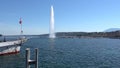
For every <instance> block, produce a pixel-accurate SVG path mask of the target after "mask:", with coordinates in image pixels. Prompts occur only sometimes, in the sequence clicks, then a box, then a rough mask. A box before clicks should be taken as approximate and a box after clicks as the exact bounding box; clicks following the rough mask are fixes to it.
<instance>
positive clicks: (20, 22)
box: [19, 18, 23, 36]
mask: <svg viewBox="0 0 120 68" xmlns="http://www.w3.org/2000/svg"><path fill="white" fill-rule="evenodd" d="M19 24H20V25H21V32H20V35H21V36H22V34H23V31H22V19H21V18H20V21H19Z"/></svg>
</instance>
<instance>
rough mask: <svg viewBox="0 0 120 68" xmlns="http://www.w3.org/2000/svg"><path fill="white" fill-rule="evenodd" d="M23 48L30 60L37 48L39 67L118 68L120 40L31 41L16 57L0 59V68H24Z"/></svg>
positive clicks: (37, 39) (22, 48)
mask: <svg viewBox="0 0 120 68" xmlns="http://www.w3.org/2000/svg"><path fill="white" fill-rule="evenodd" d="M26 48H30V49H31V59H34V52H35V50H34V49H35V48H39V68H119V67H120V39H107V38H56V39H49V38H31V39H29V40H28V41H27V42H26V43H24V44H23V45H22V47H21V52H20V53H19V54H16V55H8V56H0V68H25V49H26ZM31 68H34V65H32V66H31Z"/></svg>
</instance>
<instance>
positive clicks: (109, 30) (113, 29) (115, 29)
mask: <svg viewBox="0 0 120 68" xmlns="http://www.w3.org/2000/svg"><path fill="white" fill-rule="evenodd" d="M114 31H120V28H109V29H107V30H105V31H104V32H114Z"/></svg>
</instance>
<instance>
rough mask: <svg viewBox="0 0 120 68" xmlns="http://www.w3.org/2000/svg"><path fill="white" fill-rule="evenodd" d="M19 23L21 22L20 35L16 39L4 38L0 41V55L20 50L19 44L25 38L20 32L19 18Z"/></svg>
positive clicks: (24, 40) (25, 39)
mask: <svg viewBox="0 0 120 68" xmlns="http://www.w3.org/2000/svg"><path fill="white" fill-rule="evenodd" d="M19 23H20V24H21V35H20V38H19V39H18V40H14V41H6V40H5V38H4V42H0V56H1V55H9V54H16V53H19V52H20V48H21V45H22V44H23V43H24V42H26V41H27V38H25V37H24V36H23V35H22V34H23V31H22V21H21V18H20V21H19Z"/></svg>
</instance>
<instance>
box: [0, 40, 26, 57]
mask: <svg viewBox="0 0 120 68" xmlns="http://www.w3.org/2000/svg"><path fill="white" fill-rule="evenodd" d="M26 41H27V39H26V38H23V39H19V40H15V41H6V42H1V43H0V56H1V55H9V54H16V53H19V52H20V48H21V45H22V44H23V43H24V42H26Z"/></svg>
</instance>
